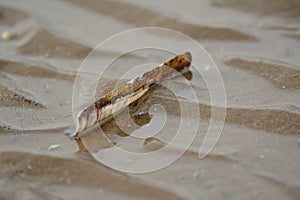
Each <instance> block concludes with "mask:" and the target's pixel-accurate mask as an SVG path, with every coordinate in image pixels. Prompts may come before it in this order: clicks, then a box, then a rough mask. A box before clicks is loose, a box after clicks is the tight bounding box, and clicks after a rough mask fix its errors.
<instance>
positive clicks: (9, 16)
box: [0, 0, 300, 200]
mask: <svg viewBox="0 0 300 200" xmlns="http://www.w3.org/2000/svg"><path fill="white" fill-rule="evenodd" d="M299 17H300V2H299V1H297V0H287V1H280V0H273V1H271V0H270V1H263V2H261V1H259V0H254V1H250V0H249V1H248V0H242V1H238V0H222V1H220V0H212V1H201V2H200V1H189V3H186V2H184V1H171V0H167V1H147V2H146V1H136V0H126V1H96V0H51V1H50V0H27V1H26V3H24V1H21V0H20V1H18V0H13V1H5V0H1V1H0V32H1V33H3V32H5V31H9V32H10V33H11V37H10V38H8V39H5V38H4V39H3V38H2V40H1V41H0V43H1V48H0V55H1V57H0V110H1V115H0V199H1V200H2V199H84V198H86V199H120V198H121V199H254V198H255V199H299V198H300V172H299V169H300V65H299V63H300V57H299V55H300V40H299V31H300V18H299ZM142 26H159V27H165V28H170V29H174V30H177V31H180V32H182V33H185V34H186V35H188V36H190V37H192V38H193V39H195V40H196V41H198V42H199V43H200V44H201V45H203V46H204V47H205V48H206V49H207V51H208V52H209V54H210V55H211V56H212V58H213V60H214V61H215V62H216V64H217V66H218V67H219V70H220V72H221V74H222V78H223V81H224V84H225V89H226V96H227V108H226V111H227V112H226V118H225V126H224V129H223V132H222V135H221V137H220V139H219V141H218V143H217V145H216V146H215V148H214V149H213V151H212V152H211V153H210V154H209V155H208V156H207V157H206V158H205V159H199V158H198V152H199V148H200V146H201V144H202V142H203V138H204V136H205V133H206V131H207V129H208V127H209V119H210V117H211V109H212V108H216V109H220V108H218V106H217V105H211V104H210V95H209V92H208V91H207V87H206V85H205V83H204V82H203V81H197V80H201V77H200V75H199V74H197V73H195V72H194V71H193V70H191V72H192V77H191V79H190V83H191V85H192V86H193V89H194V91H195V92H196V95H197V98H198V99H199V102H189V103H187V101H186V99H185V98H184V95H185V94H184V93H180V91H184V88H185V87H186V82H185V81H182V80H181V79H180V78H175V79H171V80H167V81H166V85H172V86H173V88H175V91H177V92H178V93H179V94H182V98H179V99H176V96H174V94H173V93H172V92H170V91H169V90H168V88H166V87H157V88H155V89H154V90H153V91H151V92H150V93H148V94H147V95H145V97H143V98H142V99H141V100H140V101H139V102H137V103H136V104H133V105H131V106H130V108H129V113H130V118H128V115H127V113H126V112H125V113H121V114H120V115H119V116H118V117H117V118H116V119H113V120H109V121H107V122H106V123H104V124H102V125H101V126H102V129H103V131H104V133H105V135H106V137H108V138H109V139H110V140H111V141H112V142H113V144H117V145H118V146H119V147H122V148H124V149H127V150H130V151H134V152H149V151H153V150H157V149H160V148H162V147H164V146H165V144H166V143H167V142H169V141H171V140H172V138H173V137H174V129H176V127H178V121H179V120H180V117H181V112H180V109H177V108H178V107H179V103H183V104H186V105H187V106H188V107H189V108H193V109H194V110H199V111H200V118H199V119H200V126H199V128H198V130H197V135H196V138H195V140H194V142H193V144H192V145H191V146H190V147H189V149H188V150H187V151H186V152H185V153H184V154H183V156H181V157H180V158H179V159H178V160H177V161H176V162H174V163H173V164H172V165H170V166H169V167H166V168H164V169H161V170H159V171H156V172H152V173H145V174H130V173H123V172H119V171H116V170H113V169H110V168H108V167H106V166H105V165H103V164H101V163H100V162H98V161H97V160H96V159H94V157H93V156H94V155H95V154H93V153H95V152H98V151H100V150H101V149H109V148H110V147H111V145H112V144H108V143H106V142H105V141H104V140H103V138H102V136H100V135H99V134H97V132H94V133H91V134H89V135H87V136H86V137H83V139H82V143H79V144H77V143H76V142H75V141H74V140H70V139H69V137H68V136H67V135H66V133H68V132H69V131H70V130H71V129H74V125H73V115H72V91H73V85H74V81H75V78H76V72H77V70H78V68H79V66H80V64H81V63H82V61H83V59H84V58H85V57H86V56H87V55H88V54H89V52H90V51H91V50H92V49H93V48H94V47H95V46H96V45H97V44H98V43H100V42H102V41H103V40H105V39H106V38H107V37H109V36H110V35H112V34H115V33H118V32H120V31H124V30H128V29H130V28H135V27H142ZM145 37H146V36H145ZM151 37H156V38H157V40H162V39H163V38H165V37H166V36H164V35H155V34H154V35H153V36H151ZM169 39H171V40H172V38H169ZM173 40H174V43H176V42H177V41H176V39H175V38H174V39H173ZM183 43H184V41H183ZM123 44H124V45H126V41H124V43H123ZM186 51H189V49H186ZM118 53H119V52H118V49H117V48H116V47H111V48H110V49H107V50H105V51H98V52H96V53H95V57H94V59H95V62H97V59H107V58H112V57H114V56H115V55H118ZM151 53H153V52H150V53H148V57H147V54H145V55H143V56H139V55H138V54H136V55H135V54H134V53H133V54H132V55H130V56H127V57H126V56H125V57H124V58H122V59H120V61H119V62H116V63H115V64H114V66H112V70H110V71H107V72H106V74H105V76H104V79H103V80H101V82H100V83H99V85H98V88H97V89H98V94H105V93H107V92H109V91H110V90H111V89H113V87H114V85H115V83H116V82H117V81H119V80H118V78H119V77H118V76H119V75H122V73H124V72H126V70H129V69H130V66H134V65H136V64H141V63H144V62H146V61H149V60H151V59H152V58H153V54H151ZM151 56H152V57H151ZM155 56H156V59H158V60H161V61H164V59H165V58H167V57H170V56H169V55H168V54H166V55H155ZM160 56H161V57H160ZM99 67H101V66H99ZM187 76H188V74H187ZM124 81H125V80H123V82H124ZM154 104H160V105H161V106H163V107H164V112H166V113H167V114H168V121H167V124H166V126H165V127H164V128H163V129H162V131H161V134H159V135H157V136H155V138H148V139H146V140H145V141H144V142H141V141H139V142H137V141H136V140H135V139H132V138H131V137H128V134H130V133H133V132H134V131H136V129H138V128H139V127H137V126H134V125H135V124H136V125H138V126H147V124H149V123H150V122H151V121H154V120H156V119H158V120H160V119H161V118H160V117H161V116H162V115H163V111H162V110H159V109H158V110H155V111H153V112H154V114H153V115H152V114H151V113H149V109H150V107H151V106H152V105H154ZM193 114H194V113H191V116H193ZM195 116H196V115H195ZM197 119H198V118H196V117H195V118H192V119H190V120H191V123H193V120H197ZM132 121H133V122H135V124H134V125H131V124H130V123H132ZM118 126H119V127H118ZM174 127H175V128H174ZM154 128H155V127H153V130H154ZM150 129H151V126H150ZM191 132H192V130H190V129H189V128H187V129H186V134H187V135H190V134H191ZM183 143H184V142H183ZM53 145H54V146H53ZM78 145H79V146H78ZM86 149H87V150H89V151H90V152H88V151H85V150H86ZM179 150H180V149H176V148H174V149H170V150H169V154H170V155H171V154H173V153H176V151H179ZM169 154H166V155H163V156H166V157H168V156H169ZM106 156H111V157H112V159H113V162H114V163H115V164H118V163H119V162H120V158H119V157H118V156H115V155H114V154H113V153H111V154H110V152H109V151H107V155H106ZM121 160H122V159H121ZM130 162H131V161H130V160H129V161H128V164H129V165H130ZM147 165H151V163H147Z"/></svg>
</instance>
